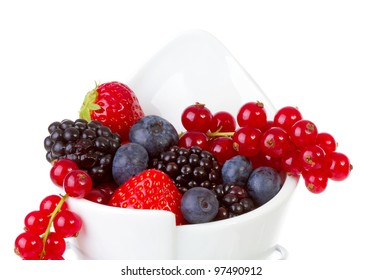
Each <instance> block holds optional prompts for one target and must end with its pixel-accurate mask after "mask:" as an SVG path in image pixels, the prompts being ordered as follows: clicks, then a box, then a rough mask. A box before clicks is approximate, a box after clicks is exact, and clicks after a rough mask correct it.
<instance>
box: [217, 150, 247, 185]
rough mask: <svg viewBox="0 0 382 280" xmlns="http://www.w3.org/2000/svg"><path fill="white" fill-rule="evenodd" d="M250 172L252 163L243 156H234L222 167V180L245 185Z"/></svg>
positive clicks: (227, 182)
mask: <svg viewBox="0 0 382 280" xmlns="http://www.w3.org/2000/svg"><path fill="white" fill-rule="evenodd" d="M251 172H252V163H251V162H250V161H249V160H248V159H247V158H246V157H244V156H240V155H237V156H234V157H232V158H230V159H229V160H227V161H226V162H225V163H224V164H223V167H222V180H223V183H225V184H234V185H237V186H245V185H246V184H247V180H248V177H249V175H250V174H251Z"/></svg>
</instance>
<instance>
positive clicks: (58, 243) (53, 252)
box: [45, 232, 66, 256]
mask: <svg viewBox="0 0 382 280" xmlns="http://www.w3.org/2000/svg"><path fill="white" fill-rule="evenodd" d="M65 250H66V242H65V239H64V238H63V237H62V236H61V235H60V234H58V233H56V232H50V233H49V234H48V237H47V238H46V243H45V255H48V256H62V255H63V254H64V252H65Z"/></svg>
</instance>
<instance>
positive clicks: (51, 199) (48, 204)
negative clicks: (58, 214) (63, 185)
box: [40, 194, 68, 215]
mask: <svg viewBox="0 0 382 280" xmlns="http://www.w3.org/2000/svg"><path fill="white" fill-rule="evenodd" d="M61 198H62V197H61V196H59V195H55V194H52V195H49V196H47V197H45V198H44V199H43V200H42V201H41V203H40V211H46V212H47V213H48V215H50V214H51V213H52V212H53V211H54V209H56V207H57V205H58V203H59V202H60V201H61ZM66 209H68V204H67V203H66V202H65V201H64V203H63V204H62V205H61V210H66Z"/></svg>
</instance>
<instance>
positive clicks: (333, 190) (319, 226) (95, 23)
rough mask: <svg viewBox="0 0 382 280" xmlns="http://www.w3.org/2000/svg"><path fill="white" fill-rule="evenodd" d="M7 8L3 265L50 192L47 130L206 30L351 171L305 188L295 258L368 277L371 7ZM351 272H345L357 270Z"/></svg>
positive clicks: (375, 37) (379, 88) (0, 20)
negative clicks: (332, 143)
mask: <svg viewBox="0 0 382 280" xmlns="http://www.w3.org/2000/svg"><path fill="white" fill-rule="evenodd" d="M4 2H5V1H2V2H1V4H0V40H1V41H0V81H1V83H0V96H1V98H0V101H1V102H0V106H1V109H0V114H1V118H0V121H1V154H0V155H1V163H2V164H1V166H2V167H1V181H0V186H1V192H0V193H1V199H0V215H1V216H0V217H1V226H0V228H1V230H0V260H1V261H14V260H16V261H18V259H17V258H16V257H15V256H14V254H13V251H12V250H13V242H14V239H15V237H16V236H17V235H18V234H19V233H20V232H21V230H22V227H23V219H24V216H25V215H26V214H27V213H28V212H29V211H31V210H33V209H35V208H36V207H37V206H38V203H39V201H40V200H41V198H42V197H44V196H45V195H47V194H50V193H51V192H53V189H52V185H51V183H50V182H49V177H48V170H49V165H48V163H47V162H46V161H45V153H44V149H43V139H44V137H45V136H46V133H47V132H46V128H47V125H48V124H49V123H50V122H52V121H55V120H61V119H63V118H75V117H76V116H77V113H78V110H79V107H80V106H81V103H82V99H83V96H84V94H85V93H86V92H87V91H88V90H90V89H92V88H93V86H94V81H99V82H106V81H111V80H119V81H122V82H127V81H128V80H129V78H130V77H132V76H133V75H134V73H135V72H136V71H137V70H138V69H139V68H140V67H141V66H142V65H143V64H144V63H145V62H146V61H147V60H148V59H149V58H150V57H151V56H152V55H154V54H155V53H156V52H157V51H158V50H159V49H160V48H161V47H162V46H164V45H165V44H166V43H167V42H168V41H170V40H171V39H173V38H174V37H176V36H177V35H178V34H180V33H182V32H184V31H187V30H190V29H202V30H205V31H208V32H210V33H212V34H213V35H214V36H216V37H217V38H218V39H219V40H220V41H221V42H222V43H223V44H224V45H225V46H226V47H227V48H228V49H229V50H230V51H231V53H232V54H233V55H234V57H235V58H236V59H237V60H238V61H239V62H240V63H241V64H242V66H243V67H244V68H245V69H246V70H247V71H248V72H249V74H250V75H251V76H252V77H253V78H254V79H255V80H256V82H257V83H258V84H259V85H260V87H261V88H262V90H263V91H264V92H265V93H266V94H267V95H268V97H269V98H270V99H271V100H272V102H273V103H274V105H275V106H276V108H280V107H282V106H286V105H293V106H297V107H299V108H300V110H301V111H302V113H303V115H304V117H305V118H307V119H310V120H312V121H313V122H315V123H316V125H317V127H318V129H319V130H320V131H327V132H329V133H332V134H333V135H334V137H335V138H336V140H337V141H338V143H339V147H338V150H339V151H341V152H344V153H345V154H347V155H348V156H349V157H350V159H351V161H352V164H353V165H354V171H353V172H352V174H351V176H350V177H349V178H348V179H347V180H346V181H344V182H340V183H335V182H331V183H330V184H329V186H328V189H327V190H326V191H325V192H324V193H322V194H320V195H313V194H311V193H309V192H308V191H307V190H306V188H305V186H304V185H303V181H302V180H301V181H300V183H299V186H298V188H297V190H296V192H295V195H294V197H293V200H292V203H291V205H290V208H289V211H288V213H287V216H286V220H285V223H284V227H283V231H282V232H281V234H280V244H281V245H282V246H284V247H285V248H286V249H287V250H288V252H289V254H290V255H289V259H290V261H291V262H294V261H296V262H301V264H302V267H303V266H304V264H309V265H310V267H311V268H312V269H313V268H316V269H317V270H316V271H313V270H312V271H311V272H312V275H317V272H321V273H322V272H323V271H325V269H326V267H330V268H331V269H334V271H335V267H336V265H337V264H339V265H340V264H341V263H346V262H348V261H352V262H354V261H356V262H357V261H358V262H359V263H360V264H362V269H370V270H373V269H374V268H376V267H374V264H375V263H374V262H373V260H375V259H377V258H380V250H381V249H382V247H381V238H380V237H381V236H382V231H381V213H382V212H381V210H382V209H381V202H380V200H381V194H382V192H381V188H382V186H381V179H380V178H381V177H380V176H381V175H380V174H381V171H380V165H381V163H380V162H381V158H382V157H381V156H382V152H381V138H380V135H381V133H380V127H381V121H382V118H381V115H380V113H379V112H380V103H379V100H377V98H378V97H379V96H380V95H381V92H382V17H381V14H382V8H381V7H380V6H379V4H378V1H369V0H362V1H336V0H334V1H333V0H332V1H325V0H324V1H295V0H293V1H198V0H194V1H146V0H141V1H113V0H108V1H91V2H89V3H84V2H80V1H61V2H57V1H8V3H7V4H5V3H4ZM2 266H3V265H2ZM294 267H298V266H296V265H294ZM340 267H341V268H344V266H340ZM357 270H358V269H357V267H356V266H353V267H349V268H348V271H342V272H341V273H348V275H352V273H364V271H357ZM335 272H338V271H335ZM307 273H308V272H307ZM331 273H334V272H333V271H332V272H331ZM323 275H324V274H323ZM360 275H361V274H360Z"/></svg>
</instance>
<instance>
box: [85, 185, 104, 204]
mask: <svg viewBox="0 0 382 280" xmlns="http://www.w3.org/2000/svg"><path fill="white" fill-rule="evenodd" d="M109 198H110V197H109V196H108V195H107V194H106V193H105V192H103V191H102V190H101V189H99V188H93V189H91V190H90V192H89V193H88V194H87V195H86V196H85V199H87V200H89V201H93V202H95V203H99V204H104V205H107V203H108V202H109Z"/></svg>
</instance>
